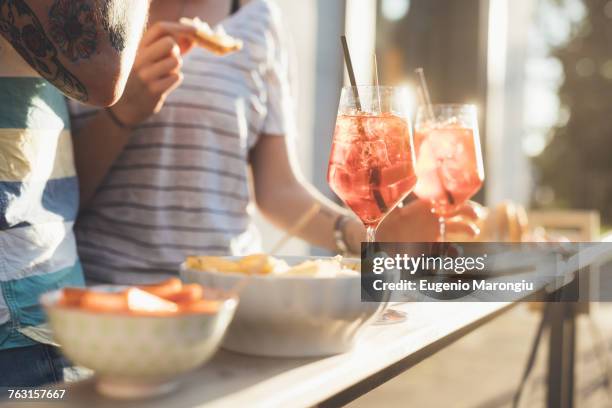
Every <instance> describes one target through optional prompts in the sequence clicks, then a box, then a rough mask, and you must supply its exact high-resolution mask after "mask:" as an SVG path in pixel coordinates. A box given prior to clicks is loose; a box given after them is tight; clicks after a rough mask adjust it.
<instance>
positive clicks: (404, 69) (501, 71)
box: [259, 0, 612, 408]
mask: <svg viewBox="0 0 612 408" xmlns="http://www.w3.org/2000/svg"><path fill="white" fill-rule="evenodd" d="M276 2H277V3H278V4H279V5H280V7H281V9H282V11H283V13H284V18H285V19H284V21H285V27H286V29H287V31H288V33H289V35H290V36H291V39H292V44H293V47H292V62H293V76H294V78H298V77H299V81H298V80H295V81H294V83H295V84H296V87H295V92H296V97H297V101H298V107H297V110H298V115H297V117H298V121H299V122H298V133H297V135H296V138H295V146H294V148H295V151H296V152H297V157H298V162H299V167H300V169H301V172H302V173H303V174H304V176H305V177H306V178H307V179H308V180H310V181H311V182H312V183H313V184H314V185H315V186H316V187H317V188H318V189H319V190H321V191H322V192H324V193H325V194H327V195H328V196H330V197H333V194H332V192H331V191H330V190H329V188H328V186H327V182H326V180H325V175H326V171H327V162H328V156H329V147H330V145H331V137H332V131H333V128H334V123H335V118H336V112H337V107H338V105H337V104H338V99H339V94H340V87H341V86H342V85H343V84H344V83H345V81H346V78H345V71H344V65H343V61H342V52H341V48H340V41H339V36H340V35H341V34H344V33H346V35H347V37H348V41H349V46H350V48H351V53H352V56H353V60H354V65H355V70H356V76H357V82H358V83H360V84H369V83H371V82H372V53H373V52H374V51H376V54H377V57H378V64H379V75H380V81H381V84H385V85H398V84H401V85H406V86H408V87H411V88H412V89H414V85H415V84H416V78H415V75H414V69H415V68H417V67H419V66H422V67H424V69H425V72H426V75H427V78H428V82H429V85H430V88H431V94H432V99H433V101H434V102H457V103H461V102H468V103H474V104H476V105H477V107H478V110H479V116H480V121H481V123H480V132H481V138H482V142H483V153H484V157H485V169H486V184H485V187H484V188H483V189H482V191H481V192H480V193H479V195H478V196H477V197H476V199H477V200H478V201H480V202H481V203H483V204H486V205H487V206H490V207H494V206H495V205H497V204H498V203H500V202H502V201H504V200H512V201H513V202H515V203H517V204H520V205H522V206H524V207H525V208H527V210H528V214H529V217H530V226H542V227H545V228H547V229H548V230H554V231H559V232H560V233H562V234H564V235H567V236H569V237H570V238H572V239H574V240H580V241H589V240H600V239H610V238H609V236H608V238H606V236H607V235H606V234H609V232H608V231H609V230H610V228H611V227H612V0H333V1H329V0H303V1H293V0H276ZM259 224H260V227H261V228H262V235H263V236H264V237H265V240H264V244H265V245H271V244H272V243H274V242H276V240H277V239H278V233H277V232H276V231H275V230H274V229H273V228H271V227H270V226H268V225H266V224H265V223H264V222H263V221H260V222H259ZM284 252H285V253H287V254H306V253H309V252H317V250H316V249H312V248H308V247H307V246H306V245H305V244H303V243H301V242H299V241H297V240H293V241H292V242H291V244H290V245H288V246H286V247H285V249H284ZM610 269H612V268H610ZM608 272H612V270H611V271H608ZM611 315H612V308H611V307H610V306H609V305H607V304H598V305H592V306H591V313H590V314H589V315H583V316H581V317H580V318H579V320H578V323H577V324H578V326H577V330H578V339H577V341H578V351H577V374H576V376H577V377H576V381H577V396H576V403H577V406H579V407H609V406H612V399H611V395H612V393H611V392H610V384H608V383H606V382H605V381H604V378H605V376H604V374H605V365H604V368H603V369H602V359H601V356H600V355H598V354H597V353H596V352H595V351H594V350H595V346H596V345H597V344H599V345H600V346H604V349H605V350H608V354H609V350H610V349H611V348H612V319H610V316H611ZM539 318H540V313H539V312H538V311H537V310H535V311H534V310H533V309H532V308H529V307H528V306H527V305H521V306H519V307H517V308H515V309H514V310H513V311H512V312H510V313H508V314H506V315H504V316H502V317H501V318H499V319H497V320H495V321H494V322H492V323H490V324H488V325H487V326H485V327H483V328H481V329H479V330H477V331H476V332H475V333H473V334H471V335H470V336H468V337H466V338H464V339H462V340H460V341H458V342H457V343H455V344H454V345H453V346H451V347H449V348H447V349H446V350H444V351H443V352H441V353H438V354H437V355H435V356H434V357H432V358H430V359H428V360H426V361H425V362H423V363H421V364H420V365H418V366H417V367H414V368H413V369H411V370H409V371H408V372H406V373H404V374H402V375H400V376H399V377H397V378H396V379H395V380H393V381H391V382H389V383H387V384H385V385H384V386H382V387H380V388H378V389H376V390H374V391H372V392H371V393H369V394H367V395H366V396H364V397H362V398H360V399H358V400H356V401H354V402H353V403H352V404H351V407H353V408H362V407H363V408H369V407H378V406H385V407H404V406H406V405H407V404H410V406H416V407H422V406H431V407H437V406H452V407H479V408H488V407H510V406H511V403H512V396H513V392H514V390H515V389H516V386H517V384H518V381H519V378H520V375H521V373H522V370H523V369H524V365H525V362H526V359H527V355H528V352H529V349H530V346H531V342H532V338H533V336H534V334H535V330H536V327H537V324H538V322H539ZM545 360H546V347H544V349H543V350H541V352H540V353H539V355H538V362H537V364H536V368H535V371H534V373H533V375H532V378H531V380H530V382H529V386H528V389H527V392H526V396H525V401H524V403H523V405H522V406H525V407H540V406H545V393H544V383H545V378H544V369H545V365H546V361H545ZM608 374H609V367H608Z"/></svg>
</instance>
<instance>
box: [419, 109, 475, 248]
mask: <svg viewBox="0 0 612 408" xmlns="http://www.w3.org/2000/svg"><path fill="white" fill-rule="evenodd" d="M414 146H415V153H416V173H417V177H418V182H417V185H416V187H415V189H414V193H415V194H416V195H417V196H418V197H419V198H421V199H423V200H427V201H428V202H429V203H430V204H431V208H432V212H433V213H434V214H436V215H437V216H438V220H439V224H440V237H439V240H440V241H441V242H444V241H445V240H446V219H447V218H448V217H450V216H452V215H453V214H454V213H455V212H456V211H457V210H458V209H459V207H460V206H461V205H462V204H464V203H465V202H466V201H467V200H469V199H470V198H471V197H472V196H473V195H474V194H476V192H478V190H480V188H481V187H482V183H483V181H484V167H483V164H482V153H481V148H480V137H479V136H478V118H477V113H476V107H475V106H474V105H459V104H441V105H425V106H421V107H420V108H419V110H418V112H417V117H416V123H415V134H414Z"/></svg>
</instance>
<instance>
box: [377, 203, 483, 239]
mask: <svg viewBox="0 0 612 408" xmlns="http://www.w3.org/2000/svg"><path fill="white" fill-rule="evenodd" d="M482 216H483V212H482V208H481V207H480V206H479V205H478V204H476V203H474V202H472V201H469V202H467V203H466V204H464V205H463V206H462V207H461V208H460V209H459V210H458V211H457V213H456V214H454V215H453V216H452V217H451V218H449V219H448V220H447V221H446V232H447V234H461V235H464V236H466V237H467V238H474V237H475V236H476V235H478V234H479V232H480V230H479V228H478V227H477V224H478V223H479V220H480V219H481V218H482ZM376 238H377V241H383V242H384V241H387V242H433V241H437V240H438V238H439V224H438V217H437V216H436V215H435V214H433V213H432V212H431V207H430V206H429V204H428V203H427V202H425V201H422V200H415V201H412V202H411V203H409V204H408V205H406V206H404V207H402V208H396V209H395V210H393V211H392V212H391V213H390V214H389V215H388V216H387V217H386V218H385V219H384V220H383V222H382V223H381V225H380V227H379V229H378V232H377V234H376Z"/></svg>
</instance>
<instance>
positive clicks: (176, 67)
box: [140, 55, 183, 83]
mask: <svg viewBox="0 0 612 408" xmlns="http://www.w3.org/2000/svg"><path fill="white" fill-rule="evenodd" d="M182 64H183V63H182V59H181V57H180V56H178V55H171V56H170V57H167V58H165V59H163V60H161V61H158V62H155V63H153V64H152V65H148V66H145V67H143V68H142V69H141V70H140V79H141V80H142V81H144V82H147V83H148V82H152V81H155V80H158V79H160V78H163V77H166V76H168V75H170V74H175V73H178V72H179V71H180V69H181V66H182Z"/></svg>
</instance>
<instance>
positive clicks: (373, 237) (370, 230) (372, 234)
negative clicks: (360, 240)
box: [366, 225, 377, 243]
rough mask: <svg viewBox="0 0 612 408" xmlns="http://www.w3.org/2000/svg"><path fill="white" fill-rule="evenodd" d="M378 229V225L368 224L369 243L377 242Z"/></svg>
mask: <svg viewBox="0 0 612 408" xmlns="http://www.w3.org/2000/svg"><path fill="white" fill-rule="evenodd" d="M376 230H377V227H375V226H372V225H368V226H367V227H366V242H367V243H372V242H376Z"/></svg>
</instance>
